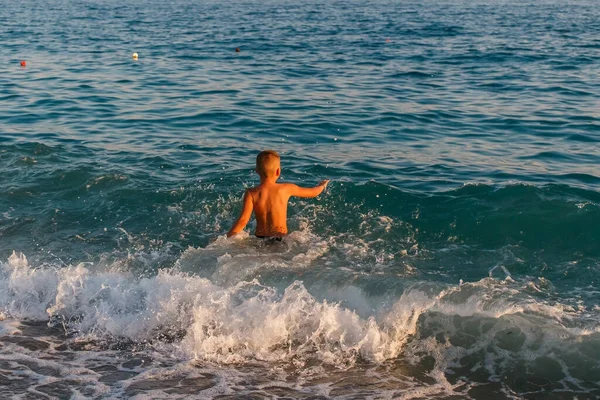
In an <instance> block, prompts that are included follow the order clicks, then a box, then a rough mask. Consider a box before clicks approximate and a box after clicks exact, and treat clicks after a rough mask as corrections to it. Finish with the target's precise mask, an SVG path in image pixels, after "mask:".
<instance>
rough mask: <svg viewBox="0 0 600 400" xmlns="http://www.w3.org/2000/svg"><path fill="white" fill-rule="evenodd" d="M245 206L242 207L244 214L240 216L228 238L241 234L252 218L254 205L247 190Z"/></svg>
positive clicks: (228, 233)
mask: <svg viewBox="0 0 600 400" xmlns="http://www.w3.org/2000/svg"><path fill="white" fill-rule="evenodd" d="M243 201H244V205H243V206H242V213H241V214H240V216H239V218H238V219H237V221H235V224H233V226H232V227H231V229H230V230H229V232H227V237H231V236H233V235H235V234H236V233H240V232H241V231H243V230H244V228H245V227H246V224H247V223H248V221H250V217H251V216H252V209H253V208H254V204H253V203H252V196H251V195H250V193H249V192H248V191H247V190H246V192H245V193H244V200H243Z"/></svg>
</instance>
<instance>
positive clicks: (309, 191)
mask: <svg viewBox="0 0 600 400" xmlns="http://www.w3.org/2000/svg"><path fill="white" fill-rule="evenodd" d="M328 183H329V179H325V180H324V181H321V182H319V184H318V185H317V186H315V187H311V188H304V187H300V186H298V185H294V184H293V183H291V184H290V195H291V196H296V197H317V196H318V195H320V194H321V192H322V191H323V190H325V188H326V187H327V184H328Z"/></svg>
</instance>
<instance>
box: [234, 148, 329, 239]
mask: <svg viewBox="0 0 600 400" xmlns="http://www.w3.org/2000/svg"><path fill="white" fill-rule="evenodd" d="M256 172H257V173H258V174H259V175H260V185H258V186H256V187H254V188H251V189H248V190H246V193H244V205H243V207H242V213H241V215H240V217H239V218H238V220H237V221H236V222H235V224H234V225H233V227H232V228H231V230H230V231H229V232H228V233H227V236H233V235H235V234H236V233H239V232H241V231H242V230H243V229H244V227H245V226H246V224H247V223H248V221H249V220H250V217H251V216H252V212H253V211H254V215H255V217H256V232H255V235H256V236H258V237H281V236H284V235H286V234H287V233H288V229H287V204H288V200H289V198H290V197H292V196H297V197H316V196H318V195H319V194H320V193H321V192H322V191H323V190H324V189H325V187H326V186H327V183H329V181H328V180H325V181H322V182H321V183H319V184H318V185H317V186H315V187H312V188H303V187H300V186H298V185H294V184H293V183H277V179H279V176H280V175H281V167H280V161H279V155H278V154H277V153H276V152H274V151H270V150H267V151H263V152H261V153H259V155H258V157H256Z"/></svg>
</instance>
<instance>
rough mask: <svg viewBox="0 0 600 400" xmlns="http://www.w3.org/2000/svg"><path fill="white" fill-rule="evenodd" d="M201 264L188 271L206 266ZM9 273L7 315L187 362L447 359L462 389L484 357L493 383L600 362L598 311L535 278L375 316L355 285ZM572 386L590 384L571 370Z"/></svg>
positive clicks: (416, 288) (58, 271) (419, 290)
mask: <svg viewBox="0 0 600 400" xmlns="http://www.w3.org/2000/svg"><path fill="white" fill-rule="evenodd" d="M284 245H285V244H284ZM227 246H229V245H228V244H227V243H225V242H222V243H220V244H219V243H216V244H214V246H212V247H211V248H209V249H206V251H213V250H215V248H218V249H219V252H217V254H221V255H220V256H219V257H223V255H222V250H223V249H230V248H229V247H227ZM285 246H287V245H285ZM252 248H253V247H252V246H250V249H252ZM240 251H242V252H243V254H248V251H249V250H248V248H246V249H244V250H240ZM190 252H191V253H194V251H193V250H190ZM274 252H275V256H276V257H279V256H278V255H277V254H279V253H278V251H274ZM211 254H212V253H211ZM213 255H214V254H213ZM189 256H190V254H188V255H187V256H184V257H182V258H181V259H180V262H181V264H182V265H185V263H186V262H190V260H196V261H198V260H197V259H194V258H193V257H192V258H191V259H190V258H186V257H189ZM204 256H205V254H204ZM231 257H235V255H232V256H231ZM292 258H293V256H292ZM186 260H187V261H186ZM257 263H258V261H257ZM117 264H119V263H118V262H117ZM269 265H270V264H268V263H266V264H265V265H263V266H262V268H264V269H268V268H271V267H270V266H269ZM119 266H120V264H119ZM276 268H279V267H276ZM1 271H2V275H1V277H0V288H1V290H0V308H1V309H2V310H3V311H2V313H3V318H12V319H21V320H23V319H30V320H41V321H50V322H51V323H52V324H54V325H58V326H61V327H64V329H66V330H67V331H68V332H70V333H73V334H75V335H76V337H82V336H85V337H86V338H87V339H88V340H92V341H94V340H101V341H108V342H113V343H114V342H119V341H123V340H124V341H127V342H133V343H136V344H140V345H148V346H150V347H152V348H154V349H157V350H159V351H160V349H161V348H167V347H168V349H169V350H168V351H169V352H172V351H173V349H175V354H176V355H177V357H178V358H179V359H181V360H190V359H197V360H203V361H211V362H217V363H226V364H229V363H234V364H238V363H252V362H255V361H261V362H284V363H292V364H293V365H295V366H296V367H299V368H302V369H305V370H315V371H316V370H317V369H318V368H320V367H321V366H323V365H325V366H333V367H338V368H343V369H347V368H350V367H353V366H355V365H356V364H357V363H359V362H370V363H375V364H381V363H384V362H385V361H386V360H395V359H398V358H406V359H408V360H409V361H410V362H413V363H418V362H420V360H423V358H424V357H427V356H429V357H433V359H434V360H435V365H434V368H433V370H432V371H431V376H432V377H434V378H435V380H436V382H438V384H439V385H440V386H439V388H440V390H442V389H443V390H444V391H446V390H450V389H449V388H452V387H455V385H456V384H457V382H456V381H452V380H451V379H450V378H447V377H445V376H446V375H445V374H446V372H447V371H449V370H460V365H463V364H464V363H467V364H468V360H469V357H472V356H474V355H478V357H479V355H480V353H481V354H483V355H484V356H483V359H485V360H486V363H487V364H486V365H485V370H486V371H488V372H487V373H488V374H489V375H490V377H491V378H493V379H500V378H499V377H500V376H501V375H502V374H503V373H504V372H505V371H506V370H507V368H509V367H508V365H509V364H511V363H513V364H514V363H518V362H525V363H529V364H532V365H533V366H535V360H536V359H538V358H539V357H550V358H553V359H555V361H556V362H557V363H566V364H565V365H566V366H565V371H569V370H570V368H572V367H573V366H572V365H571V364H569V362H570V361H569V360H572V359H584V361H585V362H586V363H588V364H589V365H593V363H595V362H597V361H598V360H595V359H594V358H593V357H590V356H587V358H585V357H584V355H585V348H586V346H590V345H593V343H596V342H597V340H598V336H597V333H598V331H599V330H598V327H599V324H598V323H597V318H592V317H591V315H592V314H594V312H595V311H594V310H588V309H585V308H577V307H572V306H569V305H565V304H561V303H558V302H542V301H540V300H539V299H535V298H534V297H532V296H531V295H529V294H527V292H526V291H525V289H527V287H528V286H529V283H528V282H521V283H520V282H516V281H514V280H512V279H510V278H507V279H505V280H502V281H500V280H495V279H492V278H485V279H482V280H481V281H478V282H472V283H465V284H461V285H458V286H446V287H441V286H439V285H434V284H432V283H431V282H430V283H419V284H415V285H413V286H412V287H411V288H408V289H406V290H404V291H403V293H402V294H401V295H400V297H398V298H395V299H391V302H389V305H388V306H385V305H380V306H379V307H378V309H377V310H375V309H372V308H371V311H370V312H369V311H368V310H369V306H368V304H369V301H371V300H370V299H369V296H368V295H367V294H366V293H364V292H363V291H362V290H361V289H360V288H358V287H354V286H352V285H346V286H344V287H343V288H337V289H336V288H335V287H333V286H332V285H329V286H315V287H307V286H306V283H303V282H301V281H299V280H296V281H294V282H293V283H291V284H290V285H288V286H287V287H285V288H284V289H283V290H280V289H277V288H276V287H273V286H269V285H266V284H264V283H261V281H260V280H259V279H258V278H255V279H252V280H246V281H239V282H237V283H235V284H216V283H214V282H213V281H211V280H210V279H207V278H205V277H201V276H197V275H192V274H189V273H186V272H182V271H181V270H180V269H179V268H172V269H163V270H160V271H159V272H158V273H157V274H156V275H155V276H148V277H139V276H137V277H136V276H135V275H133V274H131V273H130V272H127V271H124V270H123V269H122V268H117V267H115V268H107V269H97V270H94V269H92V268H88V266H87V265H84V264H78V265H74V266H67V267H62V266H61V267H54V266H51V265H44V266H41V267H37V268H35V267H32V266H30V265H29V263H28V261H27V259H26V257H25V256H23V255H20V254H16V253H15V254H13V255H12V256H11V257H10V258H9V259H8V261H7V262H5V263H2V265H1ZM540 287H541V286H540ZM329 290H332V291H336V290H337V293H338V295H340V293H346V294H351V297H352V301H351V304H352V306H351V307H348V306H347V305H344V303H343V302H340V303H337V302H334V301H332V300H331V298H330V297H328V291H329ZM540 290H541V289H540ZM346 294H344V295H342V297H345V296H346ZM333 296H334V298H335V295H333ZM379 301H381V300H379ZM596 314H597V312H596ZM582 316H585V318H582ZM5 322H6V321H5ZM5 326H8V325H5ZM165 346H166V347H165ZM574 357H575V358H574ZM465 360H466V361H465ZM467 364H464V365H467ZM586 365H587V364H586ZM473 367H474V368H475V367H476V366H473ZM477 368H479V367H477ZM509 369H510V368H509ZM557 376H558V375H557ZM560 379H563V380H565V382H566V381H567V380H573V379H574V382H579V381H582V380H583V379H584V377H583V378H582V377H576V376H574V373H570V372H566V373H563V374H562V375H560ZM580 383H581V382H579V383H578V384H580Z"/></svg>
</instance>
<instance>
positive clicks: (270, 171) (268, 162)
mask: <svg viewBox="0 0 600 400" xmlns="http://www.w3.org/2000/svg"><path fill="white" fill-rule="evenodd" d="M279 165H280V158H279V154H277V152H276V151H274V150H264V151H261V152H260V153H258V155H257V156H256V172H258V174H259V175H260V176H262V177H265V178H266V177H269V176H273V175H275V173H276V172H277V168H279Z"/></svg>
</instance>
